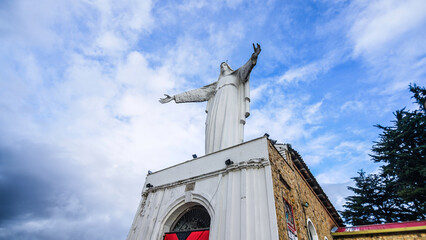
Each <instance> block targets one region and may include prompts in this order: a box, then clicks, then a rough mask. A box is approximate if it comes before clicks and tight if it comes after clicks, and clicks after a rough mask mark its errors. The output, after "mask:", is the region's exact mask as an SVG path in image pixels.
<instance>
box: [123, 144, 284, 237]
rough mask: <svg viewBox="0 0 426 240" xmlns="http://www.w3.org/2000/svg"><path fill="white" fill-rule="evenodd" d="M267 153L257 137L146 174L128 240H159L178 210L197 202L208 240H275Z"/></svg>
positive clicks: (275, 222)
mask: <svg viewBox="0 0 426 240" xmlns="http://www.w3.org/2000/svg"><path fill="white" fill-rule="evenodd" d="M267 149H268V145H267V139H266V138H259V139H256V140H253V141H250V142H247V143H243V144H240V145H238V146H235V147H232V148H229V149H225V150H223V151H220V152H217V153H213V154H209V155H206V156H204V157H202V158H198V159H195V160H191V161H187V162H185V163H183V164H179V165H176V166H173V167H170V168H167V169H165V170H162V171H158V172H156V173H153V174H151V175H149V176H148V177H147V181H146V182H147V183H148V182H149V183H151V184H152V185H154V187H153V188H151V189H146V188H144V191H143V197H142V201H141V203H140V204H139V208H138V211H137V213H136V215H135V218H134V222H133V224H132V227H131V229H130V232H129V235H128V236H127V239H128V240H136V239H138V240H140V239H155V240H159V239H162V237H163V234H164V232H165V231H168V230H169V229H168V228H169V227H170V224H171V222H173V220H174V218H175V217H176V215H177V214H176V213H177V212H178V211H179V208H182V206H184V205H185V204H191V203H198V204H201V205H203V206H204V207H205V208H206V209H207V210H208V211H209V213H210V216H211V224H210V239H218V240H219V239H220V240H226V239H229V240H231V239H232V240H235V239H244V240H246V239H248V240H250V239H277V240H278V229H277V220H276V214H275V203H274V195H273V187H272V176H271V169H270V166H269V160H268V151H267ZM228 158H229V159H231V160H232V161H234V164H233V165H231V166H226V165H225V164H224V161H225V160H226V159H228ZM197 173H198V174H197ZM185 176H186V178H185ZM193 182H195V188H194V190H192V191H188V192H185V186H186V184H188V183H193Z"/></svg>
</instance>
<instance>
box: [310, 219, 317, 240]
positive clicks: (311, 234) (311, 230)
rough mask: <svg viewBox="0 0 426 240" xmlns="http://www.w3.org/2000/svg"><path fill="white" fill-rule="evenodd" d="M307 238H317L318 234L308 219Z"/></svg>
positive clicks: (312, 239)
mask: <svg viewBox="0 0 426 240" xmlns="http://www.w3.org/2000/svg"><path fill="white" fill-rule="evenodd" d="M308 239H309V240H318V234H317V231H316V230H315V227H314V224H313V223H312V221H311V220H310V219H308Z"/></svg>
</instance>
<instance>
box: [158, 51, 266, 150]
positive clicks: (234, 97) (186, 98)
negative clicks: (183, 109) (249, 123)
mask: <svg viewBox="0 0 426 240" xmlns="http://www.w3.org/2000/svg"><path fill="white" fill-rule="evenodd" d="M253 49H254V53H253V54H252V55H251V58H250V59H249V60H248V61H247V63H246V64H244V65H243V66H241V67H240V68H238V69H237V70H235V71H234V70H232V68H231V67H230V66H229V65H228V63H226V62H223V63H221V64H220V75H219V79H218V80H217V81H216V82H214V83H212V84H209V85H207V86H204V87H202V88H198V89H194V90H190V91H187V92H184V93H180V94H176V95H174V96H169V95H167V94H164V95H165V96H166V97H165V98H161V99H160V103H168V102H170V101H172V100H175V102H176V103H185V102H204V101H207V108H206V113H207V119H206V141H205V144H206V145H205V151H206V154H208V153H212V152H215V151H218V150H221V149H224V148H227V147H231V146H234V145H236V144H239V143H242V142H243V140H244V124H245V123H246V118H247V117H248V116H249V115H250V111H249V108H250V89H249V78H250V73H251V70H252V69H253V67H254V66H255V65H256V62H257V57H258V56H259V53H260V51H261V49H260V45H259V44H257V47H256V46H255V45H254V44H253Z"/></svg>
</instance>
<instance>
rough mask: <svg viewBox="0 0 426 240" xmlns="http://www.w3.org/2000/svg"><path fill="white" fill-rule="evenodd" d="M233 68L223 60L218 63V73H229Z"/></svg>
mask: <svg viewBox="0 0 426 240" xmlns="http://www.w3.org/2000/svg"><path fill="white" fill-rule="evenodd" d="M233 71H234V70H233V69H232V68H231V67H230V66H229V65H228V63H227V62H223V63H221V64H220V74H224V73H227V72H228V73H231V72H233Z"/></svg>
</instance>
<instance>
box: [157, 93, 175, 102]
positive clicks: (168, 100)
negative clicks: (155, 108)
mask: <svg viewBox="0 0 426 240" xmlns="http://www.w3.org/2000/svg"><path fill="white" fill-rule="evenodd" d="M164 96H166V97H165V98H160V100H158V101H159V102H160V103H162V104H164V103H168V102H170V101H172V100H175V96H173V97H170V96H169V95H167V94H164Z"/></svg>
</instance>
